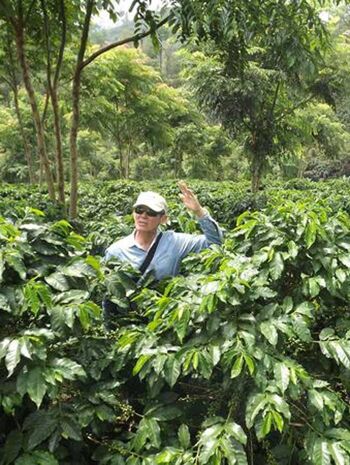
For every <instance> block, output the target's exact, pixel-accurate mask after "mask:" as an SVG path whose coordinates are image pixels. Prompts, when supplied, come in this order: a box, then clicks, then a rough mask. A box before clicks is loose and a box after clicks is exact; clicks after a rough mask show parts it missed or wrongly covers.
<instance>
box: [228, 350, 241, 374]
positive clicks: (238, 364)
mask: <svg viewBox="0 0 350 465" xmlns="http://www.w3.org/2000/svg"><path fill="white" fill-rule="evenodd" d="M243 362H244V358H243V354H240V355H239V356H238V357H237V358H236V360H235V363H234V364H233V366H232V369H231V375H230V376H231V378H237V376H239V375H240V374H241V371H242V368H243Z"/></svg>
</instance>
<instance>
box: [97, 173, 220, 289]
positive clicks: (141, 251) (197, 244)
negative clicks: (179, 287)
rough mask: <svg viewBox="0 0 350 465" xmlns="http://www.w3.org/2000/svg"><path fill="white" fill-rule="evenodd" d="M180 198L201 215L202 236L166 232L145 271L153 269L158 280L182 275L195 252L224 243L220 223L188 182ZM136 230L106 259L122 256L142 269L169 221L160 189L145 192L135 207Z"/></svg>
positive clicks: (119, 242)
mask: <svg viewBox="0 0 350 465" xmlns="http://www.w3.org/2000/svg"><path fill="white" fill-rule="evenodd" d="M179 188H180V190H181V194H180V198H181V200H182V202H183V203H184V205H185V206H186V207H187V208H188V209H189V210H190V211H191V212H192V213H193V214H194V215H195V216H196V217H197V219H198V222H199V225H200V227H201V229H202V231H203V234H202V235H196V234H185V233H177V232H175V231H165V232H164V233H163V234H162V236H161V238H160V240H159V243H158V245H157V249H156V251H155V254H154V256H153V258H152V260H151V263H150V264H149V266H148V267H147V269H146V271H145V274H148V273H149V272H152V273H153V275H154V277H155V279H156V280H160V279H162V278H165V277H167V276H175V275H177V274H178V272H179V269H180V265H181V261H182V259H183V258H184V257H186V256H187V255H188V254H190V253H191V252H200V251H201V250H202V249H204V248H207V247H209V246H210V244H221V242H222V237H223V233H222V230H221V229H220V227H219V226H218V224H217V223H216V222H215V221H214V220H213V218H212V217H211V216H210V215H209V213H208V212H207V211H206V210H205V209H204V208H203V207H202V206H201V204H200V203H199V201H198V199H197V197H196V196H195V194H194V193H193V192H192V190H191V189H189V188H188V186H187V185H186V183H185V182H180V183H179ZM133 216H134V223H135V230H134V232H133V233H132V234H130V235H129V236H127V237H125V238H123V239H120V240H119V241H117V242H115V243H114V244H112V245H111V246H110V247H108V249H107V251H106V255H105V259H106V260H107V261H108V259H109V258H111V257H116V258H119V259H120V260H121V261H124V262H129V263H130V264H131V265H132V266H133V267H134V268H137V269H139V268H140V267H141V265H142V263H143V262H144V261H145V258H146V256H147V253H148V251H149V250H150V248H151V247H152V245H153V244H154V242H155V241H156V239H157V236H158V235H159V234H160V231H159V229H158V227H159V225H161V224H165V223H166V222H167V204H166V201H165V199H164V198H163V197H162V196H161V195H159V194H157V193H156V192H141V193H140V195H139V196H138V198H137V200H136V202H135V204H134V206H133Z"/></svg>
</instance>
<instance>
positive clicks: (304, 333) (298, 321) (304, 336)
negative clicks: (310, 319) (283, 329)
mask: <svg viewBox="0 0 350 465" xmlns="http://www.w3.org/2000/svg"><path fill="white" fill-rule="evenodd" d="M293 329H294V331H295V333H296V335H297V336H298V337H299V338H300V339H301V340H302V341H304V342H311V341H312V337H311V333H310V330H309V328H308V324H307V323H306V321H305V320H304V318H303V317H299V316H296V315H293Z"/></svg>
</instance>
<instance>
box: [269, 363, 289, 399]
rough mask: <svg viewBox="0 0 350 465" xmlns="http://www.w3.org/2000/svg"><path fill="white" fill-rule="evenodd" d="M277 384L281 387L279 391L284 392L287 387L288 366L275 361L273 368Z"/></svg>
mask: <svg viewBox="0 0 350 465" xmlns="http://www.w3.org/2000/svg"><path fill="white" fill-rule="evenodd" d="M273 371H274V374H275V378H276V383H277V386H278V387H279V388H280V389H281V392H282V393H284V392H285V390H286V389H287V388H288V385H289V379H290V373H289V368H288V367H287V366H286V365H285V364H284V363H276V364H275V365H274V368H273Z"/></svg>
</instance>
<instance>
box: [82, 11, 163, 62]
mask: <svg viewBox="0 0 350 465" xmlns="http://www.w3.org/2000/svg"><path fill="white" fill-rule="evenodd" d="M170 17H171V15H168V16H166V17H165V18H164V19H163V20H162V21H160V22H159V23H158V24H157V26H156V27H155V28H153V29H149V30H148V31H145V32H140V33H139V34H136V35H134V36H131V37H127V38H125V39H122V40H119V41H117V42H112V43H111V44H109V45H106V46H105V47H101V48H100V49H99V50H97V51H96V52H94V53H92V54H91V55H90V56H89V57H88V58H86V60H84V61H83V62H82V63H81V65H80V69H83V68H85V66H87V65H89V64H90V63H91V62H92V61H94V60H95V59H96V58H97V57H99V56H100V55H102V54H103V53H105V52H108V51H109V50H112V49H113V48H115V47H119V46H120V45H124V44H128V43H130V42H135V41H139V40H141V39H143V38H144V37H147V36H149V35H151V34H152V32H154V31H156V30H157V29H159V28H160V27H162V26H164V24H166V23H167V22H168V21H169V19H170Z"/></svg>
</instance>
